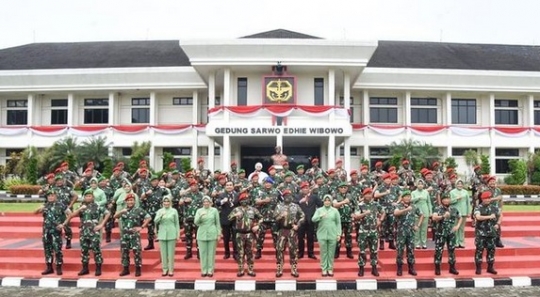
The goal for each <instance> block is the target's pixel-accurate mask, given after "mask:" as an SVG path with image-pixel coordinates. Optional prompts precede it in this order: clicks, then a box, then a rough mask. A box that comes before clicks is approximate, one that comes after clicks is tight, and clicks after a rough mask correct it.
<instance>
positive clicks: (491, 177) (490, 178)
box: [486, 175, 497, 183]
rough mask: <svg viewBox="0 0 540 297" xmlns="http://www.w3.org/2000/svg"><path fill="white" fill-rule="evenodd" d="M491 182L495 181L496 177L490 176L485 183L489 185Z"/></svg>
mask: <svg viewBox="0 0 540 297" xmlns="http://www.w3.org/2000/svg"><path fill="white" fill-rule="evenodd" d="M491 180H495V181H497V177H495V176H493V175H492V176H490V177H488V179H487V180H486V181H487V182H488V183H489V182H490V181H491Z"/></svg>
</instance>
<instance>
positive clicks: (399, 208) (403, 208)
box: [394, 191, 424, 276]
mask: <svg viewBox="0 0 540 297" xmlns="http://www.w3.org/2000/svg"><path fill="white" fill-rule="evenodd" d="M394 216H395V217H396V222H397V232H396V234H397V238H396V241H397V256H396V264H397V273H396V274H397V275H398V276H401V275H402V274H403V253H404V251H405V248H407V264H408V265H409V274H410V275H416V270H415V269H414V262H415V259H414V239H415V232H417V230H418V228H420V225H421V224H422V221H423V220H424V215H423V214H422V212H421V211H420V209H418V208H416V207H415V206H414V205H412V204H411V192H409V191H404V192H403V194H402V195H401V201H400V202H399V203H398V204H397V205H396V208H395V210H394ZM417 217H418V221H417V219H416V218H417Z"/></svg>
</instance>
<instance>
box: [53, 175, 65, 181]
mask: <svg viewBox="0 0 540 297" xmlns="http://www.w3.org/2000/svg"><path fill="white" fill-rule="evenodd" d="M59 179H64V177H63V176H62V175H60V174H57V175H56V176H55V177H54V180H59Z"/></svg>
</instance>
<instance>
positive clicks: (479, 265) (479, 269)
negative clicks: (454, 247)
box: [475, 263, 482, 274]
mask: <svg viewBox="0 0 540 297" xmlns="http://www.w3.org/2000/svg"><path fill="white" fill-rule="evenodd" d="M475 273H476V274H482V263H476V272H475Z"/></svg>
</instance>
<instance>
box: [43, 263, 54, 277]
mask: <svg viewBox="0 0 540 297" xmlns="http://www.w3.org/2000/svg"><path fill="white" fill-rule="evenodd" d="M51 273H54V270H53V268H52V263H47V268H46V269H45V270H43V272H42V273H41V275H47V274H51Z"/></svg>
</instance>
